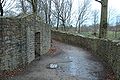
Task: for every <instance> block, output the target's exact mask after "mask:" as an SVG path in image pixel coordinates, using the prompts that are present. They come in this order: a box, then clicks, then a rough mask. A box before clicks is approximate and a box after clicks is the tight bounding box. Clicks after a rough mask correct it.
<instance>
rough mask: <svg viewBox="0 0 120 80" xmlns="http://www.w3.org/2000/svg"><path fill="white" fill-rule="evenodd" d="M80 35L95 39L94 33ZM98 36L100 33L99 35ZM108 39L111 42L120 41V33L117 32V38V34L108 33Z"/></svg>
mask: <svg viewBox="0 0 120 80" xmlns="http://www.w3.org/2000/svg"><path fill="white" fill-rule="evenodd" d="M80 35H83V36H85V37H94V35H93V32H81V33H80ZM97 36H98V33H97ZM107 38H108V39H111V40H120V31H119V32H117V36H116V37H115V32H112V31H108V33H107Z"/></svg>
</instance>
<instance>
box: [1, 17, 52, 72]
mask: <svg viewBox="0 0 120 80" xmlns="http://www.w3.org/2000/svg"><path fill="white" fill-rule="evenodd" d="M36 32H40V33H41V35H40V39H41V44H40V47H41V51H40V55H42V54H45V53H47V52H48V50H49V48H50V45H51V42H50V41H51V37H50V34H51V32H50V28H49V27H48V25H46V24H44V23H43V22H42V21H39V20H38V19H35V18H34V16H25V17H20V18H19V17H18V18H2V17H1V18H0V72H5V71H12V70H14V69H17V68H20V67H23V66H25V65H26V64H28V63H30V62H31V61H33V60H34V59H35V33H36Z"/></svg>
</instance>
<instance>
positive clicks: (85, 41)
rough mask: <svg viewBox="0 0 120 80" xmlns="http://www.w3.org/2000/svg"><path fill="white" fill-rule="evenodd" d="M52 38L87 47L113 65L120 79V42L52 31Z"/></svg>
mask: <svg viewBox="0 0 120 80" xmlns="http://www.w3.org/2000/svg"><path fill="white" fill-rule="evenodd" d="M52 38H53V39H55V40H59V41H61V42H65V43H68V44H73V45H76V46H79V47H82V48H84V49H87V50H89V51H91V52H92V53H94V54H95V55H98V56H99V57H101V58H102V59H104V60H105V61H106V62H108V64H109V65H110V66H112V68H113V70H114V72H115V73H116V74H117V77H118V80H120V42H119V41H110V40H104V39H99V38H88V37H84V36H80V35H75V34H70V33H65V32H60V31H52Z"/></svg>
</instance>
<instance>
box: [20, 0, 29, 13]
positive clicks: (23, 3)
mask: <svg viewBox="0 0 120 80" xmlns="http://www.w3.org/2000/svg"><path fill="white" fill-rule="evenodd" d="M18 2H19V3H18V4H20V6H19V7H18V8H21V11H22V13H24V14H26V12H27V10H28V4H27V2H26V1H25V0H19V1H18Z"/></svg>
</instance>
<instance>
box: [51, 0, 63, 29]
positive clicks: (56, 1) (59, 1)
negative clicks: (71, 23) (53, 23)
mask: <svg viewBox="0 0 120 80" xmlns="http://www.w3.org/2000/svg"><path fill="white" fill-rule="evenodd" d="M53 3H54V7H55V9H54V10H52V14H53V15H54V17H56V19H57V27H56V30H58V27H59V23H60V12H61V10H62V5H63V3H64V0H53Z"/></svg>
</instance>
